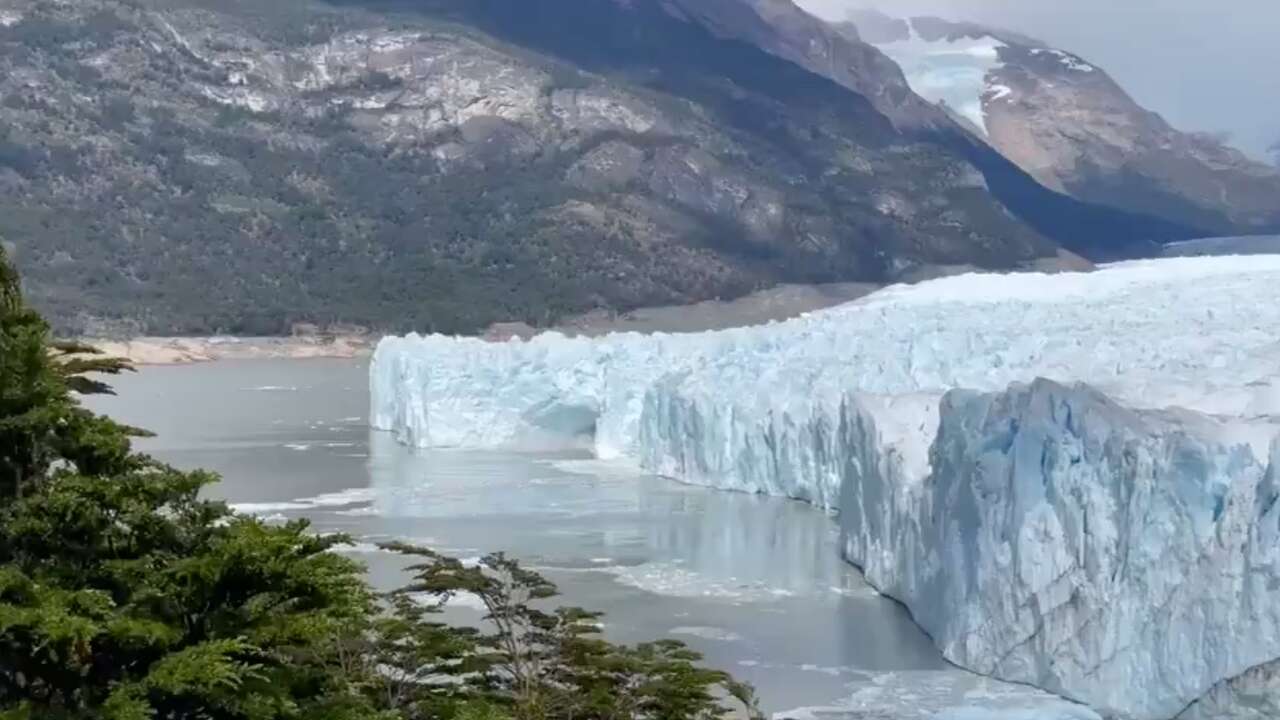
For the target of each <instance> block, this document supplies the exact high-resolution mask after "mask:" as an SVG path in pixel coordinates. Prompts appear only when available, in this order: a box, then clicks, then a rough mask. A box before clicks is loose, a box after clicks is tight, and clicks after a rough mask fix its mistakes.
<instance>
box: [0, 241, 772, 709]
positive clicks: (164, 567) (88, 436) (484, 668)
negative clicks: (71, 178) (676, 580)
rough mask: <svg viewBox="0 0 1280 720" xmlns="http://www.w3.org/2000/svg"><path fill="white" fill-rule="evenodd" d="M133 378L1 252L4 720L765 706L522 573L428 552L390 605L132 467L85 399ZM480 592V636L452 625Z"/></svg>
mask: <svg viewBox="0 0 1280 720" xmlns="http://www.w3.org/2000/svg"><path fill="white" fill-rule="evenodd" d="M128 369H129V366H128V365H127V364H126V363H123V362H120V361H117V360H113V359H109V358H103V357H101V356H99V355H97V354H96V353H95V352H94V351H93V350H92V348H88V347H85V346H83V345H80V344H77V343H67V342H57V341H54V340H53V339H52V338H51V337H50V334H49V328H48V326H47V325H46V324H45V323H44V321H43V320H42V319H41V318H40V317H39V315H37V314H36V313H34V312H32V311H31V310H30V309H29V308H27V307H26V305H25V304H24V302H23V299H22V294H21V291H20V287H19V283H18V278H17V275H16V273H14V272H13V270H12V268H11V267H10V266H9V265H8V264H7V263H6V262H5V258H4V257H3V249H2V248H0V720H302V719H304V718H305V719H306V720H511V719H514V720H593V719H598V720H711V719H712V718H718V717H720V716H722V715H723V714H724V713H725V707H724V706H723V705H722V703H723V702H724V701H725V700H727V699H729V698H737V699H738V700H740V701H742V703H744V705H745V707H746V708H747V709H748V711H749V712H750V713H752V714H753V715H754V714H758V713H756V711H755V706H754V702H753V700H752V694H751V691H750V688H748V687H746V686H744V685H739V684H736V683H735V682H734V681H733V680H732V679H731V678H730V677H729V676H727V675H725V674H723V673H719V672H715V671H711V670H706V669H703V668H701V667H699V666H698V664H697V663H698V662H699V660H700V659H701V658H700V657H699V656H698V655H697V654H696V653H693V652H691V651H690V650H689V649H688V648H686V647H684V646H683V645H682V644H680V643H677V642H674V641H663V642H657V643H650V644H646V645H640V646H638V647H634V648H628V647H621V646H615V645H612V644H610V643H607V642H605V641H604V640H602V639H601V638H600V637H599V636H598V632H599V618H600V615H599V614H598V613H592V612H587V611H585V610H581V609H578V608H559V609H554V610H547V609H543V606H544V604H545V603H546V602H547V601H549V600H551V599H553V598H554V597H556V595H557V590H556V588H555V586H554V585H553V584H552V583H550V582H549V581H548V580H546V579H545V578H543V577H541V576H540V575H538V574H537V573H534V572H531V571H529V570H526V569H524V568H522V567H520V565H519V564H518V563H517V562H515V561H514V560H511V559H509V558H507V557H506V556H504V555H501V554H497V555H491V556H489V557H486V558H485V559H484V560H483V561H482V562H481V563H480V564H479V565H478V566H467V565H464V564H463V563H461V562H459V561H458V560H455V559H451V558H446V557H443V556H441V555H439V554H437V553H434V552H432V551H430V550H425V549H420V548H412V547H408V546H399V545H396V546H389V547H391V549H394V550H397V551H399V552H403V553H407V554H411V555H414V556H417V557H418V558H419V560H420V562H418V563H417V564H416V565H415V566H414V567H413V568H412V571H413V572H414V573H415V580H414V582H413V583H412V584H411V585H410V586H409V587H407V588H405V589H404V590H402V591H400V592H396V593H392V594H391V595H389V596H386V597H381V598H380V597H378V596H377V595H375V594H374V593H373V592H372V591H371V590H370V588H369V587H368V585H367V584H366V583H365V581H364V580H363V578H362V576H361V570H362V569H361V567H360V566H359V565H357V564H356V563H354V562H352V561H351V560H349V559H347V558H344V557H343V556H341V555H339V554H336V553H334V552H332V550H333V548H334V547H335V546H336V545H338V544H340V543H344V542H346V541H347V538H344V537H342V536H317V535H316V534H315V533H313V532H312V531H311V529H310V528H309V526H308V524H307V523H306V522H305V521H296V522H291V523H287V524H284V525H281V526H275V525H267V524H265V523H263V522H261V521H259V520H257V519H254V518H249V517H244V516H240V515H236V514H235V513H232V512H231V511H230V510H229V509H228V508H227V507H226V506H225V505H224V504H222V503H218V502H211V501H208V500H206V499H204V498H203V497H202V496H201V493H202V490H203V489H204V488H205V487H206V486H208V485H209V484H210V483H213V482H215V481H216V480H217V478H216V477H215V476H214V475H212V474H210V473H206V472H199V471H197V472H184V471H179V470H177V469H175V468H172V467H169V466H167V465H165V464H163V463H160V462H158V461H156V460H154V459H153V458H150V457H148V456H146V455H142V454H139V453H136V452H134V451H133V449H132V446H131V438H132V437H134V436H136V435H138V434H140V432H141V431H139V430H137V429H135V428H130V427H127V426H124V425H120V424H117V423H115V422H113V421H111V420H110V419H107V418H104V417H100V416H97V415H94V414H93V413H90V412H89V411H87V410H86V409H84V408H83V407H81V405H80V404H79V401H78V395H80V394H85V393H101V392H110V387H108V386H107V385H106V384H105V383H103V382H102V381H101V380H100V379H98V378H99V377H100V376H101V375H102V374H104V373H105V374H108V375H110V374H115V373H119V372H123V371H126V370H128ZM460 592H467V593H472V594H474V595H476V596H477V597H479V598H480V599H481V600H482V601H483V602H484V605H485V608H486V611H487V613H486V620H487V622H486V626H485V627H484V628H482V629H475V628H459V627H453V626H450V625H448V624H446V623H443V622H441V620H440V613H441V609H442V607H443V604H444V602H446V601H447V600H448V598H449V597H451V596H453V595H454V594H457V593H460Z"/></svg>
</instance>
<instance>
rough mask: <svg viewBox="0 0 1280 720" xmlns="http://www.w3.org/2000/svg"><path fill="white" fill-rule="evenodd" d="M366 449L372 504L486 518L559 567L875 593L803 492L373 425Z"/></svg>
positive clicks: (787, 589)
mask: <svg viewBox="0 0 1280 720" xmlns="http://www.w3.org/2000/svg"><path fill="white" fill-rule="evenodd" d="M369 454H370V459H369V477H370V487H371V489H372V490H373V491H374V497H375V500H374V501H373V509H374V511H375V514H376V515H378V516H380V517H383V518H387V519H390V520H399V521H404V520H410V519H419V520H428V521H434V523H435V524H444V525H448V526H453V525H456V524H460V522H459V521H463V522H465V524H467V525H470V526H472V527H484V528H486V531H485V533H484V536H485V539H487V541H488V542H484V543H483V545H484V546H485V548H486V549H489V548H490V547H492V548H493V549H497V548H498V547H501V546H502V545H501V543H502V542H503V541H506V542H507V543H508V545H507V546H508V547H514V548H524V549H525V552H526V553H528V552H529V551H533V554H534V555H536V556H537V557H538V559H539V560H540V561H542V562H544V563H549V564H551V565H553V566H555V567H560V568H564V569H575V568H577V569H590V568H594V569H601V565H602V563H607V566H608V567H610V568H616V567H619V566H622V567H630V566H637V565H648V566H651V570H652V572H651V573H650V575H651V576H652V577H651V579H652V580H653V581H654V582H661V581H663V580H664V578H660V577H658V576H659V575H661V574H662V568H664V567H670V568H672V573H673V574H675V572H674V571H675V570H676V569H678V570H679V571H680V572H679V573H678V574H679V575H681V576H685V577H688V576H691V575H697V576H698V577H700V578H704V579H707V580H709V581H715V582H718V583H721V584H723V583H725V582H730V583H737V584H740V585H742V586H743V587H744V588H748V587H752V586H760V587H763V588H766V589H767V590H768V591H770V592H772V593H774V594H776V595H786V594H814V593H828V594H841V593H846V594H851V593H868V594H869V593H870V590H869V588H867V586H866V585H865V583H864V582H863V581H862V580H861V578H860V577H859V576H858V575H857V573H856V572H854V571H853V570H852V569H851V568H849V567H848V566H846V565H844V564H842V563H840V562H838V560H837V559H836V558H837V553H836V530H835V525H834V523H833V522H831V520H830V518H828V517H826V516H825V515H824V514H823V513H821V512H820V511H818V510H816V509H814V508H812V507H811V506H808V505H805V504H802V503H796V502H787V501H781V500H778V499H776V498H763V497H757V496H752V495H745V494H737V493H724V492H709V491H707V490H705V489H702V488H694V487H689V486H683V485H679V484H676V483H673V482H671V481H668V480H664V479H661V478H656V477H652V476H646V475H643V474H640V473H637V472H633V471H630V470H628V469H626V468H624V467H619V466H614V465H605V464H602V463H594V462H584V461H583V460H584V457H585V456H582V455H571V454H564V453H562V454H559V455H555V456H550V457H548V456H530V455H526V454H519V453H500V452H471V451H468V452H458V451H412V450H409V449H407V448H405V447H403V446H401V445H399V444H397V443H396V442H394V440H392V439H391V437H390V436H389V435H386V434H384V433H378V432H374V433H371V434H370V437H369ZM466 534H467V536H468V537H471V536H473V533H470V532H468V533H466ZM629 577H631V576H629ZM632 579H633V580H635V582H636V584H637V585H640V584H642V583H641V580H642V579H643V578H635V577H633V578H632ZM665 580H671V578H665ZM673 582H674V581H673ZM690 582H692V581H690Z"/></svg>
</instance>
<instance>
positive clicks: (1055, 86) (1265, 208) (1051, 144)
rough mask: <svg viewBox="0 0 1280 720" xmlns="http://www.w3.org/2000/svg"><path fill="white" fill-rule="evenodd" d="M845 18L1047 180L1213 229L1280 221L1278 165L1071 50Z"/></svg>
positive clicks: (881, 18)
mask: <svg viewBox="0 0 1280 720" xmlns="http://www.w3.org/2000/svg"><path fill="white" fill-rule="evenodd" d="M851 18H852V20H851V22H852V25H853V26H854V27H856V29H857V31H858V32H859V34H860V36H861V37H862V38H863V39H865V40H867V41H869V42H871V43H873V44H875V45H876V46H877V47H879V48H880V49H881V50H883V51H884V52H885V53H887V54H888V55H889V56H890V57H892V58H894V59H895V60H897V61H898V62H899V63H900V64H901V65H902V66H903V67H904V70H905V71H906V74H907V77H908V80H909V82H910V84H911V86H912V87H913V88H915V89H916V90H917V91H918V92H920V93H921V94H923V95H925V96H926V97H927V98H928V99H930V100H933V101H935V102H939V103H943V104H945V105H946V107H947V108H948V109H950V110H951V111H952V112H954V113H955V114H957V115H958V116H959V117H961V118H962V119H963V123H964V124H965V125H966V126H967V127H969V128H970V129H971V130H973V132H974V133H975V134H976V135H978V136H980V137H982V138H983V139H985V140H986V141H987V142H989V143H990V144H991V145H992V147H994V148H996V149H997V150H999V151H1000V152H1001V153H1002V154H1003V155H1004V156H1005V157H1007V158H1009V159H1010V160H1012V161H1013V162H1015V163H1017V164H1018V166H1019V167H1021V168H1023V169H1024V170H1026V171H1027V172H1029V173H1031V175H1033V176H1034V177H1035V178H1036V179H1037V180H1039V181H1040V182H1041V183H1043V184H1044V185H1045V186H1047V187H1050V188H1053V189H1055V190H1059V191H1061V192H1065V193H1067V194H1070V195H1072V196H1073V197H1076V198H1079V199H1081V200H1085V201H1088V202H1096V203H1100V204H1106V205H1111V206H1114V207H1118V208H1124V209H1126V210H1132V211H1136V212H1142V213H1150V214H1155V215H1159V216H1162V217H1168V218H1173V219H1176V220H1178V221H1180V222H1183V223H1187V224H1191V225H1195V226H1197V227H1200V228H1203V229H1204V230H1205V231H1206V232H1207V233H1212V234H1231V233H1241V234H1243V233H1254V232H1265V231H1268V230H1274V229H1275V228H1278V227H1280V171H1277V169H1275V168H1272V167H1269V166H1268V165H1266V164H1264V163H1260V162H1255V161H1253V160H1251V159H1249V158H1248V157H1246V156H1245V155H1244V154H1242V153H1240V152H1239V151H1237V150H1235V149H1233V148H1230V147H1228V146H1227V145H1225V144H1223V143H1222V142H1221V141H1220V140H1218V139H1216V138H1214V137H1211V136H1209V135H1205V134H1199V133H1184V132H1179V131H1178V130H1176V129H1175V128H1173V127H1171V126H1170V125H1169V123H1167V122H1166V121H1165V120H1164V119H1163V118H1161V117H1160V116H1159V115H1158V114H1156V113H1154V112H1151V111H1149V110H1147V109H1145V108H1143V107H1142V106H1140V105H1138V103H1136V102H1135V101H1134V100H1133V98H1132V97H1130V96H1129V94H1128V93H1127V92H1125V90H1124V89H1123V88H1122V87H1121V86H1120V85H1119V84H1117V83H1116V81H1115V80H1113V79H1112V78H1111V77H1110V76H1109V75H1108V74H1107V73H1106V71H1105V70H1103V69H1102V68H1100V67H1098V66H1097V65H1094V64H1092V63H1090V62H1088V61H1086V60H1084V59H1083V58H1080V57H1079V56H1077V55H1074V54H1072V53H1069V52H1066V51H1063V50H1059V49H1056V48H1052V47H1049V46H1048V45H1046V44H1045V43H1043V42H1040V41H1038V40H1035V39H1034V38H1029V37H1026V36H1023V35H1020V34H1017V33H1012V32H1008V31H1003V30H997V29H993V28H989V27H984V26H981V25H975V24H972V23H956V22H948V21H945V20H940V19H938V18H930V17H921V18H914V19H912V20H903V19H895V18H891V17H888V16H886V15H883V14H880V13H877V12H874V11H860V12H856V13H853V14H852V15H851Z"/></svg>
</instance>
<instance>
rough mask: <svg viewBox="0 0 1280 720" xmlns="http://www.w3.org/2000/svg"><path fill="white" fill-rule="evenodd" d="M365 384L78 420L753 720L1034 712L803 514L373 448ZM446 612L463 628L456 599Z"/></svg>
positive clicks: (321, 364)
mask: <svg viewBox="0 0 1280 720" xmlns="http://www.w3.org/2000/svg"><path fill="white" fill-rule="evenodd" d="M367 372H368V370H367V364H366V363H365V362H363V361H351V360H265V361H236V362H218V363H208V364H200V365H188V366H178V367H148V368H143V369H142V370H141V371H140V372H139V373H138V374H136V375H130V376H128V377H124V378H120V379H119V380H118V381H116V383H115V385H116V388H117V390H118V391H119V396H118V397H115V398H103V399H95V400H94V402H93V405H94V407H95V409H98V410H100V411H103V412H107V413H109V414H111V415H113V416H114V417H116V418H118V419H120V420H122V421H124V422H128V423H130V424H134V425H139V426H141V427H146V428H149V429H151V430H153V431H155V432H157V433H158V437H156V438H152V439H147V440H144V441H142V442H141V443H140V446H141V449H142V450H145V451H147V452H149V453H152V454H153V455H155V456H157V457H159V458H161V459H163V460H164V461H166V462H169V463H172V464H174V465H177V466H179V467H183V468H196V467H203V468H208V469H211V470H214V471H217V472H219V473H221V474H222V475H223V478H224V480H223V482H222V483H221V484H219V485H217V486H215V487H213V488H212V489H211V491H210V494H212V495H214V496H216V497H218V498H221V499H225V500H226V501H228V502H229V503H231V504H233V505H234V506H236V507H237V508H238V509H240V510H242V511H244V512H252V513H255V514H258V515H261V516H264V517H268V518H278V519H283V518H293V517H307V518H310V519H311V520H312V521H313V523H314V525H315V527H316V528H317V529H318V530H320V531H326V532H343V533H347V534H349V535H350V536H352V537H353V538H354V539H355V541H356V544H355V545H354V546H352V547H350V548H348V549H347V550H346V551H347V552H350V553H352V554H353V555H355V556H356V557H358V558H359V559H360V560H362V561H363V562H364V563H365V564H366V565H367V567H368V569H369V575H370V578H371V580H372V581H373V582H374V583H375V584H377V585H379V586H381V587H384V588H392V587H396V586H398V585H399V584H402V583H403V582H404V581H405V577H404V576H403V574H402V573H401V568H402V565H403V563H402V561H401V559H400V558H398V557H396V556H393V555H390V554H387V553H383V552H381V551H378V550H377V549H376V543H378V542H381V541H386V540H391V539H400V540H407V541H412V542H417V543H421V544H427V545H430V546H432V547H433V548H435V549H438V550H441V551H444V552H447V553H450V554H453V555H456V556H458V557H476V556H479V555H482V554H484V553H486V552H491V551H496V550H506V551H508V552H510V553H511V554H512V555H514V556H516V557H518V558H519V559H521V560H522V561H523V562H525V563H527V564H529V565H531V566H535V567H536V568H538V569H539V570H540V571H542V572H543V573H544V574H546V575H547V576H548V577H549V578H551V579H552V580H553V581H555V582H556V583H557V584H558V585H559V586H560V588H561V590H562V592H563V594H564V600H565V602H566V603H569V604H575V605H581V606H583V607H587V608H591V609H597V610H602V611H605V612H606V613H607V616H606V618H605V623H606V633H607V634H608V635H609V636H610V637H611V639H614V640H617V641H621V642H634V641H639V640H647V639H654V638H657V637H662V636H670V637H675V638H678V639H681V640H684V641H686V642H688V643H689V645H691V646H692V647H694V648H696V649H697V650H699V651H701V652H703V653H705V654H706V657H707V662H708V663H710V664H711V665H714V666H716V667H720V668H724V669H727V670H730V671H732V672H733V673H734V674H735V675H737V676H738V677H740V678H741V679H743V680H747V681H749V682H751V683H753V684H755V685H756V687H757V688H758V690H759V692H760V696H761V699H762V705H763V706H764V708H765V709H766V710H767V711H772V712H776V711H782V710H787V709H793V708H798V707H815V706H832V707H838V708H841V709H842V711H843V712H841V714H844V715H851V714H854V715H856V714H858V713H856V712H854V711H855V710H862V709H875V710H876V711H877V713H878V712H879V711H881V710H887V709H888V708H890V707H893V708H896V709H895V710H894V711H893V715H891V717H895V718H904V719H905V718H917V717H919V718H924V717H933V716H934V712H935V711H936V710H938V709H941V708H947V707H951V706H955V705H964V704H966V703H971V702H972V701H973V699H974V698H975V697H979V698H981V699H982V702H985V703H1013V704H1015V705H1018V704H1025V703H1026V702H1032V701H1038V699H1037V698H1032V699H1031V700H1027V699H1026V698H1024V697H1023V696H1024V695H1026V694H1027V691H1023V690H1021V689H1018V688H1012V687H1010V686H1003V685H1000V684H998V683H989V682H987V681H983V680H981V679H978V678H975V677H973V676H971V675H968V674H966V673H962V672H959V671H956V670H954V669H951V668H949V667H948V666H947V664H946V663H945V662H944V661H943V660H942V658H941V657H940V655H939V653H938V651H937V650H936V649H934V647H933V646H932V644H931V643H930V642H929V640H928V638H926V637H925V636H924V634H923V633H922V632H921V631H920V630H919V629H918V628H916V627H915V625H913V624H912V622H911V620H910V618H909V617H908V616H907V614H906V613H905V611H903V610H902V608H900V607H899V606H898V605H896V604H895V603H893V602H891V601H889V600H887V599H885V598H882V597H880V596H879V595H877V594H876V593H875V592H874V590H872V589H871V588H870V587H869V586H868V585H867V584H866V583H865V582H864V581H863V580H862V577H861V576H860V574H859V573H858V572H857V571H856V570H855V569H854V568H852V567H851V566H849V565H847V564H845V563H843V562H841V561H840V560H839V556H838V553H837V550H836V539H837V538H836V530H835V524H834V523H833V522H832V520H831V518H830V517H828V516H827V515H826V514H824V513H822V512H819V511H817V510H815V509H814V508H812V507H810V506H808V505H804V504H802V503H797V502H791V501H786V500H782V499H778V498H766V497H756V496H749V495H743V494H736V493H726V492H719V491H714V490H708V489H705V488H696V487H690V486H686V485H681V484H678V483H675V482H672V481H668V480H664V479H661V478H656V477H652V476H645V475H642V474H639V473H637V472H635V471H632V470H630V469H627V468H625V467H619V466H616V465H608V464H604V463H600V462H597V461H594V460H592V459H590V458H589V456H587V455H585V454H576V455H575V454H569V453H560V454H527V453H524V454H522V453H505V452H463V451H426V452H424V451H410V450H409V449H407V448H404V447H401V446H399V445H398V444H396V443H395V442H393V441H392V440H391V438H390V437H389V436H387V435H386V434H383V433H378V432H371V431H370V430H369V428H368V426H367V422H366V418H367V415H368V382H367ZM450 612H451V613H454V614H456V615H457V617H458V618H459V619H463V620H465V619H468V618H470V617H475V616H477V614H478V611H477V610H476V609H475V608H474V606H473V605H472V604H469V603H467V602H466V601H465V600H460V601H459V602H458V603H457V604H456V605H455V606H454V607H452V608H451V610H450ZM810 714H812V713H810ZM859 716H861V715H859ZM1045 717H1049V716H1047V715H1046V716H1045ZM1054 717H1057V716H1054ZM1062 717H1067V716H1062Z"/></svg>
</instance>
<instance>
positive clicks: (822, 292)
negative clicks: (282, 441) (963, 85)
mask: <svg viewBox="0 0 1280 720" xmlns="http://www.w3.org/2000/svg"><path fill="white" fill-rule="evenodd" d="M1093 269H1094V266H1093V265H1092V264H1090V263H1087V262H1086V261H1083V260H1081V259H1080V258H1077V257H1075V256H1072V255H1070V254H1069V253H1065V252H1064V253H1060V254H1059V255H1058V256H1057V257H1055V258H1045V259H1041V260H1039V261H1036V262H1035V263H1031V264H1030V265H1029V267H1027V268H1025V269H1024V271H1029V272H1046V273H1058V272H1089V271H1091V270H1093ZM977 271H978V268H976V267H972V266H968V265H951V266H945V265H933V266H923V267H920V268H916V269H915V270H913V271H912V272H910V273H907V274H906V275H904V276H903V277H902V278H900V280H899V282H901V283H906V284H915V283H919V282H924V281H927V280H932V279H935V278H939V277H945V276H949V275H959V274H964V273H969V272H977ZM884 287H886V285H883V284H878V283H859V282H844V283H826V284H809V285H804V284H786V283H784V284H781V285H775V286H774V287H771V288H766V289H763V290H757V291H756V292H753V293H750V294H747V295H744V296H742V297H739V298H735V299H732V300H704V301H702V302H697V303H691V304H688V305H666V306H657V307H645V308H637V309H635V310H630V311H625V312H613V311H606V310H595V311H591V312H586V313H582V314H579V315H575V316H571V317H567V318H564V319H563V320H561V321H560V322H558V323H556V324H555V325H553V326H551V327H542V328H539V327H533V326H531V325H528V324H525V323H523V322H498V323H494V324H492V325H490V326H489V327H488V328H486V329H485V330H483V331H481V332H478V333H476V334H475V335H474V337H479V338H482V339H484V340H489V341H492V342H505V341H507V340H511V339H513V338H520V339H523V340H527V339H529V338H532V337H534V336H535V335H539V334H541V333H546V332H558V333H561V334H564V335H567V336H570V337H575V336H576V337H599V336H601V335H606V334H609V333H627V332H636V333H655V332H665V333H691V332H704V331H708V330H725V329H728V328H736V327H747V326H752V325H765V324H768V323H770V322H779V321H784V320H789V319H791V318H794V317H798V316H800V315H803V314H805V313H808V312H813V311H815V310H821V309H824V308H828V307H832V306H835V305H841V304H844V303H847V302H853V301H855V300H858V299H860V298H862V297H865V296H867V295H870V294H872V293H874V292H876V291H878V290H882V289H883V288H884ZM312 327H313V326H312ZM381 337H382V334H379V333H355V332H346V333H334V334H326V333H319V332H315V333H311V332H308V333H305V334H298V335H292V336H281V337H237V336H213V337H156V336H153V337H137V338H130V339H126V340H121V339H111V338H82V340H83V341H84V342H86V343H89V344H90V345H93V346H94V347H96V348H98V349H100V350H102V351H103V352H104V353H106V354H108V355H111V356H113V357H122V358H124V359H126V360H129V361H130V362H132V363H133V364H135V365H138V366H145V365H185V364H190V363H199V362H214V361H218V360H262V359H318V358H336V359H351V358H361V357H369V356H370V355H372V354H373V348H374V346H375V345H377V343H378V340H379V339H381Z"/></svg>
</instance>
